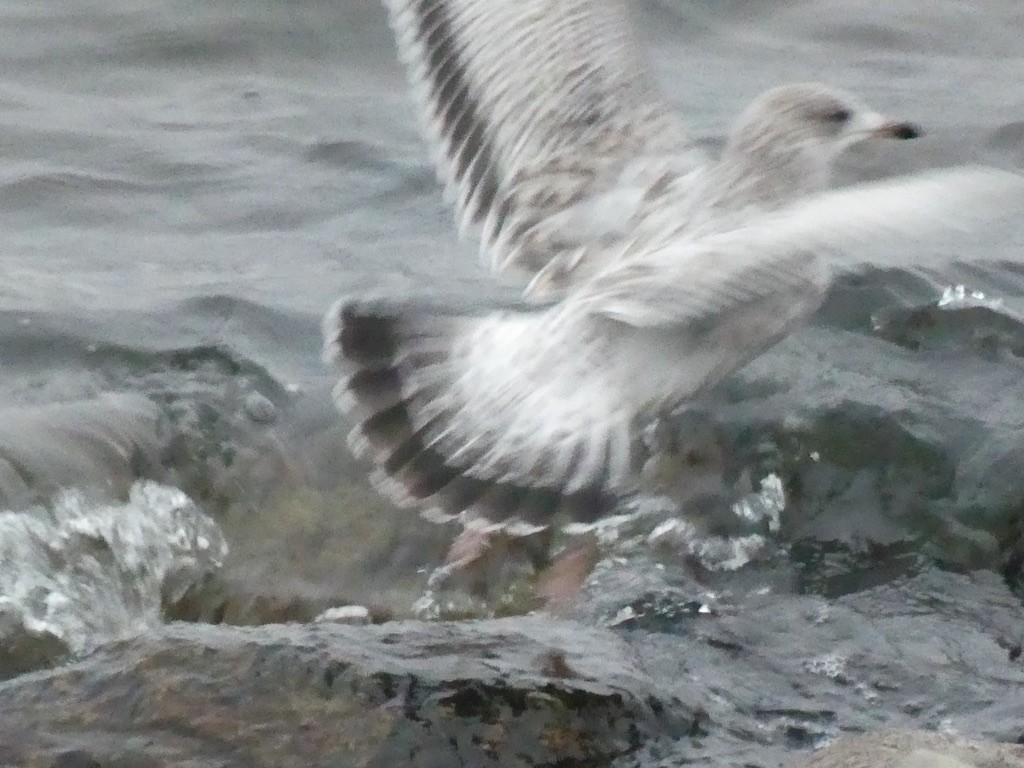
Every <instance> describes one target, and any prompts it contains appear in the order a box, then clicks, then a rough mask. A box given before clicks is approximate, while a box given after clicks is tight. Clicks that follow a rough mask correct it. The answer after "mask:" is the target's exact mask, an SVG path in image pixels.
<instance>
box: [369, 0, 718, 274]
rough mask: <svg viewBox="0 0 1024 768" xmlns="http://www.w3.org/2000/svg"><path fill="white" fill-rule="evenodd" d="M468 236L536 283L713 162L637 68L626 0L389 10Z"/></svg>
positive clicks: (472, 2) (485, 253)
mask: <svg viewBox="0 0 1024 768" xmlns="http://www.w3.org/2000/svg"><path fill="white" fill-rule="evenodd" d="M386 4H387V5H388V7H389V9H390V13H391V20H392V26H393V28H394V30H395V34H396V37H397V40H398V45H399V51H400V55H401V57H402V59H403V60H404V62H405V64H406V65H407V68H408V70H409V74H410V78H411V80H412V84H413V90H414V93H415V95H416V98H417V101H418V102H419V106H420V108H421V112H422V117H423V118H424V124H425V130H426V133H427V137H428V139H429V141H430V142H431V144H432V149H433V150H434V153H435V161H436V164H437V167H438V173H439V176H440V178H441V180H442V182H443V183H444V186H445V190H446V192H447V194H448V196H449V197H450V198H451V199H452V200H454V202H455V205H456V208H457V215H458V219H459V222H460V230H461V231H465V230H466V229H467V228H469V227H471V226H472V225H475V224H480V225H482V242H481V255H482V258H483V259H484V260H485V261H486V262H488V263H489V264H490V266H491V267H492V268H493V269H494V270H496V271H498V272H505V271H519V272H522V273H525V275H526V276H527V277H529V276H531V275H533V274H535V273H536V272H537V271H539V270H540V269H541V268H543V267H544V266H545V265H546V264H547V263H548V262H549V261H550V260H551V259H552V258H554V257H556V256H559V255H562V256H566V255H569V256H571V255H573V254H575V253H577V252H581V253H582V252H585V251H586V249H587V246H588V245H589V244H591V243H595V242H600V241H601V240H602V239H607V238H608V237H609V236H615V235H616V234H618V231H619V230H620V229H621V228H625V227H626V225H627V222H628V219H629V216H630V215H631V213H632V211H633V210H635V208H636V207H637V206H638V205H639V204H640V201H641V199H642V198H643V196H644V194H645V192H646V191H647V190H648V189H650V188H651V187H652V186H653V185H655V184H656V183H658V182H659V180H660V181H662V182H664V180H665V178H666V177H668V178H672V177H674V176H677V175H680V174H684V173H686V172H688V171H690V170H692V168H693V167H695V165H697V164H698V163H699V162H700V161H701V153H700V152H699V151H698V150H697V149H696V148H695V147H694V145H693V143H692V142H691V141H690V139H689V138H688V137H687V135H686V132H685V131H684V130H683V128H682V127H681V125H680V124H679V122H678V121H677V119H676V118H675V117H674V116H672V114H671V113H670V111H669V110H668V109H667V108H666V106H665V105H664V104H663V103H662V101H661V100H660V98H659V97H658V95H657V94H656V92H655V89H654V88H653V86H652V85H651V83H650V81H649V78H648V76H647V74H646V72H645V71H644V68H643V67H642V66H641V65H640V64H639V63H638V62H637V60H636V57H635V55H634V50H633V45H632V41H631V39H630V38H631V29H630V27H631V25H630V20H629V18H628V14H627V12H626V7H625V1H624V0H386Z"/></svg>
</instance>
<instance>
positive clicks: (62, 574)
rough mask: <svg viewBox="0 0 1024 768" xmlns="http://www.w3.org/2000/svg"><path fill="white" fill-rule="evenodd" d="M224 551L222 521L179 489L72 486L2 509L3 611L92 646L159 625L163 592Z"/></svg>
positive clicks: (210, 566) (191, 578) (172, 594)
mask: <svg viewBox="0 0 1024 768" xmlns="http://www.w3.org/2000/svg"><path fill="white" fill-rule="evenodd" d="M226 554H227V543H226V542H225V540H224V536H223V534H222V533H221V530H220V528H219V527H218V525H217V524H216V523H215V522H214V521H213V520H212V519H210V518H209V517H208V516H206V515H205V514H204V513H203V512H202V511H201V510H200V509H199V508H198V507H197V506H196V505H195V504H194V503H193V502H192V501H191V500H190V499H189V498H188V497H187V496H186V495H185V494H184V493H183V492H181V491H180V490H178V489H177V488H171V487H167V486H162V485H159V484H157V483H152V482H148V481H139V482H137V483H136V484H135V485H134V486H132V488H131V490H130V493H129V498H128V501H127V502H125V503H123V504H118V503H96V502H93V501H90V500H88V499H87V498H86V497H84V496H83V495H82V494H80V493H78V492H77V491H68V492H65V493H64V494H62V495H61V496H59V497H58V498H57V499H56V500H55V501H54V502H53V504H52V505H51V506H50V507H49V508H43V507H38V508H33V509H28V510H24V511H7V512H0V566H2V567H0V610H2V611H3V612H4V613H5V614H7V618H8V619H11V618H14V619H17V622H16V623H20V624H21V627H22V628H23V629H24V630H28V631H30V632H32V633H35V634H48V635H52V636H54V637H56V638H58V639H60V640H61V641H62V642H63V643H64V644H65V645H67V646H68V647H69V648H70V649H71V650H72V651H75V652H85V651H88V650H90V649H92V648H94V647H96V646H98V645H100V644H102V643H104V642H107V641H109V640H114V639H119V638H125V637H130V636H133V635H136V634H139V633H141V632H144V631H146V630H148V629H150V628H152V627H154V626H156V625H158V624H159V623H160V621H161V607H162V604H163V601H164V599H170V600H175V599H177V598H179V597H180V596H181V595H182V594H183V593H184V592H185V590H187V589H188V587H189V586H191V585H192V584H194V583H195V582H196V581H197V580H199V579H200V578H202V577H203V576H204V575H205V574H208V573H210V572H212V571H213V570H215V569H217V568H218V567H220V565H221V563H222V562H223V559H224V556H225V555H226ZM0 642H3V637H0Z"/></svg>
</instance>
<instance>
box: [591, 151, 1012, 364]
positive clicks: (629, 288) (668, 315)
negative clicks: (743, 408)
mask: <svg viewBox="0 0 1024 768" xmlns="http://www.w3.org/2000/svg"><path fill="white" fill-rule="evenodd" d="M1014 229H1016V231H1017V233H1018V235H1020V234H1021V233H1024V176H1021V175H1020V174H1017V173H1012V172H1009V171H1003V170H998V169H995V168H987V167H975V166H967V167H960V168H949V169H943V170H936V171H929V172H925V173H921V174H918V175H915V176H910V177H903V178H899V179H893V180H887V181H883V182H877V183H871V184H862V185H858V186H853V187H847V188H844V189H839V190H835V191H831V192H825V193H823V194H820V195H816V196H814V197H811V198H806V199H803V200H801V201H799V202H797V203H795V204H793V205H790V206H789V207H787V208H785V209H783V210H781V211H778V212H776V213H772V214H765V215H763V216H761V217H758V218H756V219H754V220H752V221H750V222H749V223H748V224H747V225H745V226H743V227H741V228H738V229H735V230H733V231H731V232H727V233H722V234H717V235H712V236H709V237H706V238H703V239H701V240H699V241H698V242H693V241H690V240H688V239H685V236H684V239H682V240H681V241H679V242H669V243H667V244H666V245H663V246H662V247H660V248H658V249H657V250H653V251H651V252H649V253H646V254H637V255H635V256H634V257H633V258H631V259H629V260H628V261H627V262H626V263H624V264H623V266H621V267H619V268H617V269H612V270H609V271H607V272H605V273H603V274H601V275H600V276H599V277H597V278H596V279H595V280H594V281H593V282H592V283H591V284H589V285H587V286H586V287H585V288H584V289H582V291H581V293H580V294H579V295H578V297H576V300H577V301H579V302H580V303H581V305H584V306H586V307H587V309H588V311H589V312H592V313H594V314H595V315H598V316H602V317H606V318H610V319H613V320H616V321H618V322H621V323H624V324H627V325H630V326H634V327H647V328H654V327H662V326H665V327H669V326H676V327H691V326H697V325H701V324H708V323H711V322H714V319H715V318H720V320H719V322H722V319H724V318H742V317H744V316H747V319H748V321H749V322H748V325H749V332H750V333H751V334H752V337H756V336H758V334H759V332H760V331H759V329H763V330H764V333H765V334H766V335H767V334H768V331H771V330H772V328H773V322H772V319H771V318H768V317H759V316H758V308H759V307H763V306H766V305H765V302H768V303H769V304H771V305H773V306H774V305H775V304H777V303H778V302H776V301H775V299H778V298H780V297H781V298H782V299H785V301H787V302H789V303H790V304H792V305H793V306H792V310H793V311H792V315H793V316H792V317H791V318H788V319H787V322H789V320H791V321H793V322H796V321H798V320H800V319H802V318H803V317H804V316H806V314H807V313H809V312H812V311H814V310H815V309H816V308H817V306H818V303H819V302H820V299H821V297H822V296H823V295H824V292H825V291H826V290H827V288H828V287H829V285H830V284H831V282H832V280H833V279H834V278H835V277H836V276H838V275H841V274H843V273H849V272H857V271H863V270H867V269H872V268H875V269H877V268H882V269H886V268H893V269H900V270H902V271H906V272H910V273H916V274H921V275H927V276H934V275H936V274H937V273H938V272H940V271H941V270H942V269H943V268H944V267H946V268H948V267H950V266H951V265H954V264H957V263H968V262H982V263H984V262H990V263H994V262H998V261H1005V260H1007V259H1008V258H1015V259H1018V260H1020V261H1024V252H1017V253H1015V254H1014V255H1013V256H1012V257H1011V256H1008V252H1007V250H1006V249H1005V248H999V247H998V245H997V239H998V240H1005V237H1006V235H1007V234H1011V235H1012V233H1013V231H1014ZM986 232H988V233H997V237H996V238H993V237H992V236H991V234H990V235H989V236H988V237H986V236H985V234H986ZM972 242H973V243H974V244H975V245H977V244H979V243H982V244H985V245H987V246H988V247H970V248H964V246H965V245H968V244H971V243H972ZM908 246H912V253H913V256H912V257H908V255H907V249H908ZM775 309H776V310H778V307H775ZM783 330H784V329H783ZM770 340H771V339H770V338H766V339H765V341H770ZM750 341H751V342H752V343H755V345H758V344H759V342H757V339H755V338H751V339H750ZM759 348H760V347H759Z"/></svg>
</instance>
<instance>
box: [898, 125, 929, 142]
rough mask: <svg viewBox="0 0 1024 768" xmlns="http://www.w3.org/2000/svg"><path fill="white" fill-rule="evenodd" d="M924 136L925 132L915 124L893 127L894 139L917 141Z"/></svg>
mask: <svg viewBox="0 0 1024 768" xmlns="http://www.w3.org/2000/svg"><path fill="white" fill-rule="evenodd" d="M923 134H924V132H923V131H922V130H921V128H920V127H919V126H916V125H914V124H913V123H899V124H897V125H894V126H893V127H892V137H893V138H894V139H917V138H920V137H921V136H922V135H923Z"/></svg>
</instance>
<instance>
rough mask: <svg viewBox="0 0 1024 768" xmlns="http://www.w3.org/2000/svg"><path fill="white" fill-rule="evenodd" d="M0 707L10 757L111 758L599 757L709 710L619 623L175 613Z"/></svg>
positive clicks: (479, 761)
mask: <svg viewBox="0 0 1024 768" xmlns="http://www.w3.org/2000/svg"><path fill="white" fill-rule="evenodd" d="M0 711H2V712H3V717H2V718H0V762H4V763H15V764H20V765H21V764H27V765H41V766H70V765H97V766H103V768H107V766H129V765H131V766H171V765H190V766H204V767H205V766H223V767H225V768H227V767H228V766H238V767H239V768H242V767H243V766H244V767H245V768H256V767H257V766H268V768H269V767H271V766H273V768H287V767H288V766H295V767H296V768H298V767H299V766H301V767H302V768H307V767H308V766H340V765H363V766H381V767H382V768H383V767H384V766H395V765H407V766H423V767H427V766H436V767H437V768H442V767H444V768H447V766H451V765H472V766H499V765H500V766H523V767H524V768H525V767H526V766H541V765H546V766H555V765H557V766H564V767H565V768H568V767H569V766H597V765H605V764H607V763H608V761H609V760H611V759H612V758H614V757H615V756H617V755H622V754H625V753H629V752H631V751H634V750H635V749H637V748H638V747H639V746H640V745H641V744H643V743H644V742H646V741H648V740H650V739H651V738H653V737H655V736H661V737H678V736H682V735H684V734H686V733H688V732H690V731H692V730H693V729H694V728H695V727H696V724H697V723H698V722H699V718H700V711H699V708H698V707H697V706H695V705H694V704H692V703H684V702H683V701H681V700H679V699H678V698H675V697H673V696H672V695H667V694H665V693H664V692H663V691H662V688H661V686H660V684H659V683H656V682H655V681H654V680H653V679H652V678H651V677H650V676H649V675H648V674H647V673H646V672H645V671H643V670H642V668H641V667H640V666H639V665H638V664H637V663H636V661H635V659H634V653H633V651H632V649H630V648H629V646H628V645H627V644H626V643H623V642H622V641H620V640H618V639H616V638H615V637H614V635H612V634H611V633H610V632H608V631H606V630H600V629H593V628H587V627H585V626H582V625H579V624H574V623H570V622H553V621H549V620H543V619H532V618H519V619H509V620H497V621H489V622H475V623H465V624H458V623H456V624H446V623H438V624H429V623H419V622H409V623H404V622H399V623H393V624H388V625H382V626H377V627H345V626H331V625H312V626H302V625H279V626H264V627H261V628H259V629H244V628H226V627H218V628H212V627H201V626H192V625H185V624H175V625H170V626H168V627H167V629H166V631H165V632H162V633H161V634H159V635H157V636H151V637H146V638H140V639H138V640H135V641H131V642H126V643H120V644H115V645H111V646H109V647H108V648H106V649H105V650H103V651H102V652H100V653H98V654H96V655H95V656H93V657H91V658H89V659H88V660H86V661H83V662H82V663H80V664H77V665H72V666H68V667H65V668H62V669H59V670H55V671H51V672H47V673H38V674H34V675H27V676H24V677H22V678H20V679H18V680H14V681H10V682H8V683H5V684H3V685H0ZM71 760H75V761H78V762H69V761H71Z"/></svg>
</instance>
